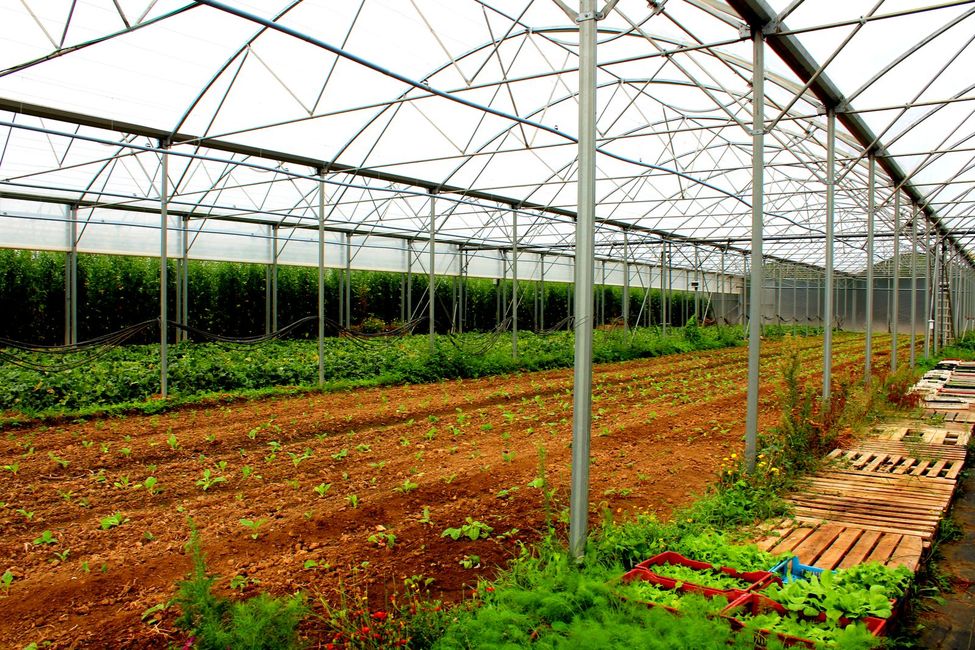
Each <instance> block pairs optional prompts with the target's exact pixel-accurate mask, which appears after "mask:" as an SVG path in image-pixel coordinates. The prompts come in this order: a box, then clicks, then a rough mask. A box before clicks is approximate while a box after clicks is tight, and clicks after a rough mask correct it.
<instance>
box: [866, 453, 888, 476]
mask: <svg viewBox="0 0 975 650" xmlns="http://www.w3.org/2000/svg"><path fill="white" fill-rule="evenodd" d="M871 455H872V454H871ZM889 457H890V456H889V455H888V454H877V455H876V457H875V459H874V461H873V462H872V463H870V464H868V465H866V466H865V467H864V466H863V465H861V467H863V471H865V472H872V471H874V470H875V469H877V467H879V466H880V464H881V463H882V462H884V461H885V460H886V459H887V458H889Z"/></svg>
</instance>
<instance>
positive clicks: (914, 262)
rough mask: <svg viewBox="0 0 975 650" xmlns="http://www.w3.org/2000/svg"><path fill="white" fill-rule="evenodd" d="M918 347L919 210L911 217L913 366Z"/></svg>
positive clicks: (912, 365)
mask: <svg viewBox="0 0 975 650" xmlns="http://www.w3.org/2000/svg"><path fill="white" fill-rule="evenodd" d="M916 348H917V210H915V211H914V215H913V216H912V217H911V368H913V367H914V363H915V361H916Z"/></svg>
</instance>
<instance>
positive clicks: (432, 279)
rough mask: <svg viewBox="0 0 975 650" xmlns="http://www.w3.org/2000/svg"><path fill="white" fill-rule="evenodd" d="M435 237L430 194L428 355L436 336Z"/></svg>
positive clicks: (433, 197) (433, 198)
mask: <svg viewBox="0 0 975 650" xmlns="http://www.w3.org/2000/svg"><path fill="white" fill-rule="evenodd" d="M436 236H437V196H436V195H435V194H433V193H432V192H431V193H430V277H429V279H428V280H427V283H428V285H429V290H428V291H427V294H428V297H429V298H430V302H429V307H428V310H427V318H429V320H430V354H433V353H434V351H435V349H436V341H435V339H434V336H435V334H436V330H435V327H436V322H435V320H434V307H435V306H436V298H437V272H436V263H437V258H436V255H437V251H436V243H435V241H434V240H435V238H436Z"/></svg>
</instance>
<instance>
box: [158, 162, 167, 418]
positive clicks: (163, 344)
mask: <svg viewBox="0 0 975 650" xmlns="http://www.w3.org/2000/svg"><path fill="white" fill-rule="evenodd" d="M161 155H162V164H161V170H160V179H159V185H160V188H159V394H160V395H162V397H163V399H166V397H167V396H168V395H169V358H168V355H169V327H168V326H169V304H168V303H169V291H168V288H169V286H168V285H169V268H168V264H169V260H168V253H169V250H168V244H169V231H168V226H169V214H168V211H169V155H168V153H167V152H166V148H165V147H163V151H162V154H161Z"/></svg>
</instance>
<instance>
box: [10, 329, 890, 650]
mask: <svg viewBox="0 0 975 650" xmlns="http://www.w3.org/2000/svg"><path fill="white" fill-rule="evenodd" d="M885 340H886V339H885V338H884V337H876V338H875V341H876V344H875V350H878V353H877V354H876V357H875V367H882V365H883V363H884V359H885V358H886V356H887V355H888V354H889V346H885V345H884V341H885ZM800 345H801V346H802V348H803V352H802V355H803V358H804V360H805V363H804V366H803V367H804V371H805V372H806V373H807V374H808V375H810V376H812V375H815V374H816V373H818V372H820V368H821V355H822V340H821V339H818V338H810V339H806V340H804V341H803V342H802V343H801V344H800ZM862 349H863V339H862V337H860V336H855V335H853V336H851V335H839V336H837V338H836V340H835V344H834V363H835V367H837V370H841V369H842V368H844V367H850V368H853V367H861V366H862ZM782 352H783V343H782V342H766V343H764V344H763V349H762V353H763V357H762V358H763V361H762V376H763V381H764V388H763V392H762V397H761V426H763V427H768V426H771V425H773V424H774V423H775V421H776V420H777V418H778V410H777V408H776V406H775V393H774V390H775V385H776V383H777V374H776V367H777V363H778V360H779V358H780V357H781V355H782ZM746 365H747V350H746V348H744V347H742V348H734V349H728V350H721V351H712V352H700V353H692V354H686V355H676V356H669V357H661V358H657V359H650V360H643V361H632V362H625V363H617V364H606V365H601V366H598V367H597V368H596V369H595V372H594V380H593V396H594V402H593V410H594V422H593V439H592V455H593V465H592V467H591V481H592V484H591V493H590V494H591V507H592V512H593V513H594V516H595V513H599V512H601V511H602V510H603V509H604V508H606V507H609V508H611V509H613V510H614V511H617V512H620V513H622V514H626V513H632V512H638V511H640V512H643V511H648V512H654V513H656V514H658V515H659V516H664V517H665V516H667V515H668V514H669V513H670V512H671V511H672V510H673V509H674V508H675V507H677V506H680V505H683V504H685V503H687V502H688V501H689V500H691V499H692V498H693V497H694V495H696V494H699V493H701V492H702V491H703V490H704V489H705V488H706V486H707V485H708V484H709V483H710V482H711V481H712V480H713V478H714V477H715V473H716V470H717V468H718V466H719V465H720V463H721V458H722V457H724V456H727V455H728V454H730V453H732V452H735V451H738V450H739V449H740V448H741V445H742V442H741V441H742V436H743V433H744V423H743V422H744V410H745V375H746ZM571 390H572V373H571V371H570V370H558V371H548V372H539V373H531V374H521V375H514V376H508V377H494V378H488V379H483V380H476V381H450V382H443V383H438V384H430V385H416V386H402V387H394V388H382V389H379V388H377V389H368V390H357V391H350V392H340V393H331V394H312V395H305V396H300V397H286V398H285V397H282V398H276V399H267V400H261V401H251V402H238V403H233V404H230V405H215V406H209V407H197V408H187V409H181V410H175V411H172V412H168V413H165V414H163V415H158V416H153V417H145V416H138V417H135V416H131V417H124V418H109V419H93V420H90V421H85V422H76V423H70V424H64V425H59V426H41V425H36V426H27V427H20V428H13V429H8V430H7V431H6V432H5V433H4V435H3V439H2V441H0V468H3V467H4V466H5V468H3V469H0V501H2V504H3V505H2V507H0V531H2V532H0V555H2V558H3V559H2V560H0V573H2V572H3V571H5V570H8V569H9V570H10V571H11V573H12V574H13V576H14V580H13V583H12V584H11V585H10V588H9V590H8V591H7V592H6V593H0V608H2V610H3V613H4V615H3V616H2V617H0V644H2V645H3V647H12V648H22V647H23V646H24V645H26V644H28V643H30V642H38V643H41V642H43V641H47V642H50V644H51V645H52V646H53V647H59V648H67V647H106V648H107V647H111V648H126V647H132V648H146V647H148V648H156V647H159V648H164V647H168V646H169V645H176V646H177V647H179V646H181V645H182V643H183V641H184V640H185V639H184V637H183V636H181V635H180V633H178V632H177V631H175V630H173V629H172V620H173V618H174V612H173V611H172V610H169V611H163V612H160V613H157V614H154V615H150V616H146V617H145V619H146V620H143V613H144V612H146V610H147V609H149V608H151V607H153V606H155V605H157V604H159V603H164V602H167V601H168V600H169V599H170V598H171V597H172V595H173V593H174V590H175V584H176V582H177V581H178V580H180V579H181V578H183V577H184V576H185V575H186V574H187V572H188V570H189V567H190V561H189V558H188V557H187V556H186V554H185V552H184V545H185V543H186V541H187V538H188V534H189V523H188V521H189V519H190V518H192V521H193V522H194V523H195V525H196V526H197V527H198V529H199V531H200V533H201V539H202V542H203V547H204V551H205V552H206V555H207V559H208V566H209V569H210V571H212V572H214V573H217V574H219V575H220V576H221V578H220V580H219V582H218V583H217V584H218V586H219V588H220V590H221V591H222V592H224V593H227V592H229V591H230V580H231V579H232V578H234V577H235V576H242V577H243V578H246V579H247V580H246V581H245V582H244V583H243V587H242V588H241V589H240V590H241V591H242V593H243V594H244V595H252V594H254V593H257V592H258V591H259V590H264V591H269V592H271V593H274V594H284V593H290V592H294V591H297V590H302V591H304V592H305V593H306V594H308V595H309V596H310V597H311V600H312V602H315V601H316V600H317V598H319V597H323V598H326V599H328V598H333V597H334V595H335V593H336V589H338V587H339V585H340V584H342V585H344V586H345V588H346V589H348V588H367V589H368V590H369V592H370V595H371V596H372V597H373V598H376V599H377V600H378V599H382V598H384V597H385V596H386V595H388V594H389V593H391V592H392V591H393V590H395V589H397V588H398V587H399V586H401V585H402V582H403V580H404V579H405V578H407V577H410V576H425V577H428V578H433V582H432V584H431V590H432V593H433V595H435V596H437V597H441V598H444V599H445V600H447V601H455V600H458V599H460V598H462V597H463V596H464V594H465V593H467V591H468V589H469V587H470V585H472V584H474V583H475V582H476V581H477V579H478V577H479V576H490V575H491V574H492V573H493V572H494V571H496V568H497V567H498V566H499V565H504V563H505V562H506V560H507V559H509V558H510V557H512V556H513V555H514V554H515V553H516V552H517V550H518V547H519V542H528V543H530V542H534V541H537V539H538V538H539V536H540V535H541V533H542V530H543V529H544V528H545V522H546V516H547V515H546V511H545V509H544V507H543V501H544V500H543V497H542V492H541V490H540V489H538V488H537V487H533V486H531V485H529V484H530V483H532V481H533V480H534V479H535V478H536V477H538V475H539V453H538V450H539V449H543V450H544V451H545V465H546V471H545V478H546V480H547V481H548V482H549V484H550V485H551V486H552V487H553V488H555V496H554V511H555V512H556V513H557V512H558V511H559V510H561V508H563V507H564V506H565V505H566V504H567V503H568V489H569V465H570V458H571V450H570V444H569V443H570V440H571V435H572V434H571V416H572V410H571V404H572V395H571ZM150 476H152V477H154V478H155V479H156V482H155V484H154V485H153V486H152V488H151V489H150V488H149V486H148V485H147V483H146V479H147V477H150ZM150 483H151V482H150ZM316 488H317V489H316ZM112 515H116V519H117V521H119V522H120V523H119V525H116V526H112V527H106V526H108V525H109V524H110V523H111V522H110V521H108V522H106V518H107V517H110V516H112ZM467 517H472V518H473V519H475V520H477V521H480V522H483V523H485V524H487V525H489V526H491V527H492V528H493V529H494V532H493V534H492V535H491V537H490V538H489V539H486V540H479V541H469V540H464V539H463V538H462V540H460V541H454V540H451V539H448V538H444V537H442V536H441V534H442V532H443V530H444V529H445V528H448V527H457V526H460V525H461V524H463V523H464V521H465V519H466V518H467ZM242 519H246V520H249V521H251V522H254V523H255V524H256V525H255V526H245V525H242V524H241V520H242ZM45 531H49V532H50V535H49V536H45ZM379 533H382V534H379ZM390 534H392V535H393V536H394V537H395V542H394V543H392V544H391V545H390V544H389V541H388V537H387V536H388V535H390ZM370 538H371V539H370ZM390 546H391V547H390ZM475 555H476V556H478V557H479V559H480V562H479V564H478V565H477V566H474V567H472V568H465V567H464V566H462V564H461V561H462V560H464V559H465V558H467V559H468V563H469V562H470V560H471V558H472V556H475ZM241 581H242V578H238V580H237V582H238V584H239V583H241ZM306 629H307V631H308V634H309V636H310V640H311V641H312V643H313V647H314V645H315V644H316V643H317V642H319V641H321V639H320V638H318V637H316V636H315V626H314V625H309V626H306Z"/></svg>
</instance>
